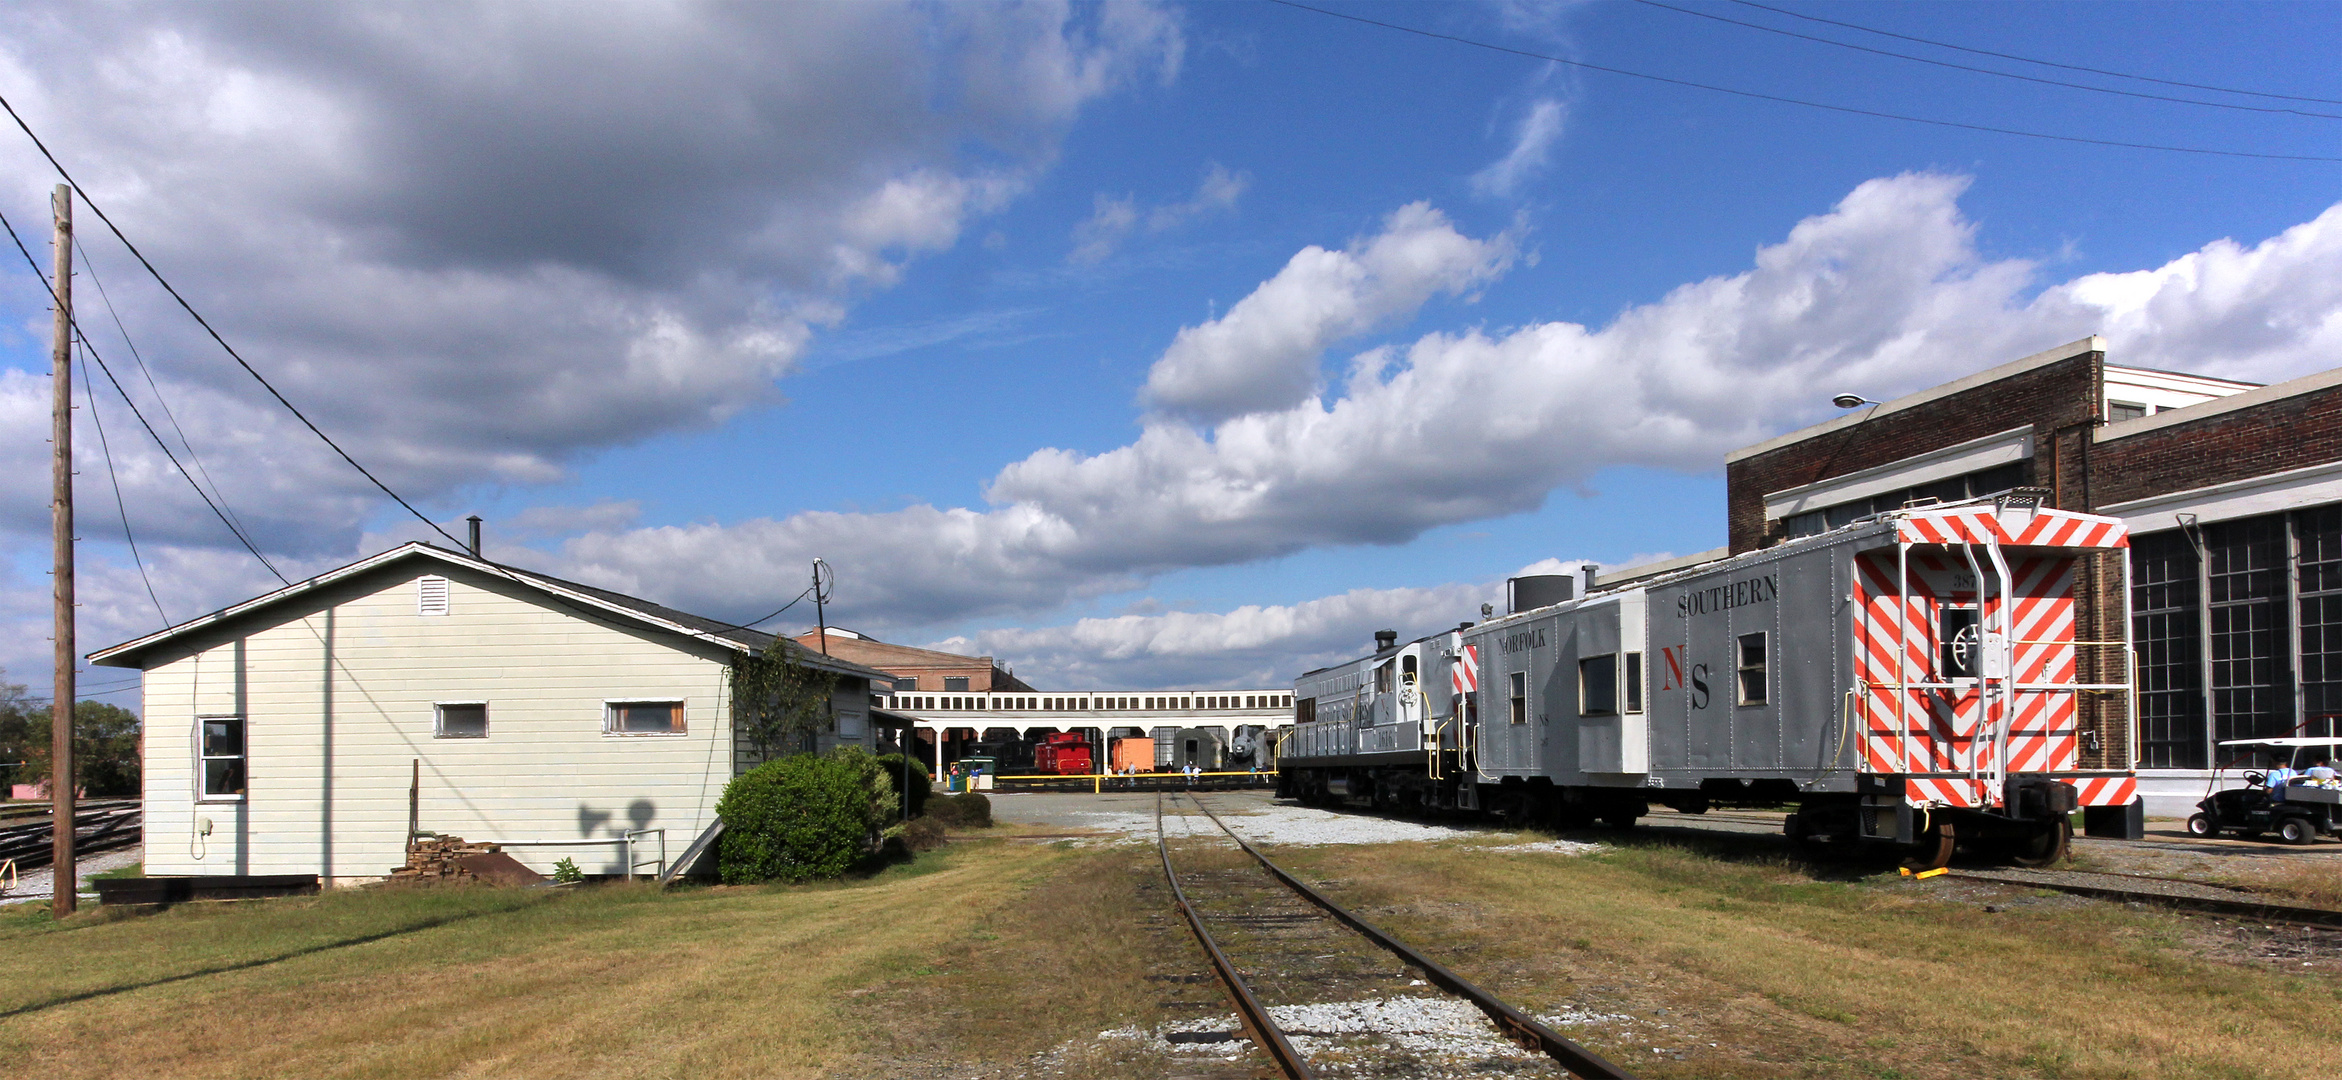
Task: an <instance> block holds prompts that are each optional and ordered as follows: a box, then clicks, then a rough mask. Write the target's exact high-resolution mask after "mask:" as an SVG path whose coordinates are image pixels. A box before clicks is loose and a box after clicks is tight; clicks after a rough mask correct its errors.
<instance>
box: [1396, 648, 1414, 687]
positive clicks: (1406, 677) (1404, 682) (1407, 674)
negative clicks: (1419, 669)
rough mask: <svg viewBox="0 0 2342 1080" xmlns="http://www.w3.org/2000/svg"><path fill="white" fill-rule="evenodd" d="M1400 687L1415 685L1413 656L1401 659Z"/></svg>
mask: <svg viewBox="0 0 2342 1080" xmlns="http://www.w3.org/2000/svg"><path fill="white" fill-rule="evenodd" d="M1399 685H1400V686H1413V685H1415V658H1414V657H1413V656H1411V655H1410V656H1402V657H1400V658H1399Z"/></svg>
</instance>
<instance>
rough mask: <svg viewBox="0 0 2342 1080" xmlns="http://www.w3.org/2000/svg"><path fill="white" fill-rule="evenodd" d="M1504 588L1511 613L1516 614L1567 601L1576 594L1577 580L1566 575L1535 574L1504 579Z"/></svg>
mask: <svg viewBox="0 0 2342 1080" xmlns="http://www.w3.org/2000/svg"><path fill="white" fill-rule="evenodd" d="M1504 586H1505V593H1506V595H1507V596H1509V597H1510V598H1511V604H1512V611H1513V613H1514V614H1518V613H1520V612H1523V611H1527V610H1529V609H1530V608H1541V607H1544V606H1546V605H1547V604H1558V603H1561V602H1562V601H1564V600H1568V599H1569V598H1570V597H1571V596H1573V595H1575V594H1576V592H1577V579H1576V578H1573V577H1570V576H1569V575H1567V574H1536V575H1533V576H1530V577H1517V578H1506V579H1505V582H1504Z"/></svg>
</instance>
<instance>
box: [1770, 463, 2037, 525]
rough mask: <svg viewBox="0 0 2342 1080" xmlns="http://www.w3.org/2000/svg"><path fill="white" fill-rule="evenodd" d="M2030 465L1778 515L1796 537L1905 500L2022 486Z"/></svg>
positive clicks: (1956, 497) (1957, 498)
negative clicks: (1797, 512)
mask: <svg viewBox="0 0 2342 1080" xmlns="http://www.w3.org/2000/svg"><path fill="white" fill-rule="evenodd" d="M2031 465H2032V463H2031V462H2030V461H2012V462H2010V463H2008V464H2006V465H1996V466H1994V467H1992V468H1989V469H1982V470H1979V471H1976V472H1972V473H1969V474H1967V475H1965V476H1954V477H1950V478H1948V479H1943V480H1937V481H1934V482H1933V483H1927V484H1921V485H1919V486H1918V487H1910V488H1897V489H1895V490H1893V491H1889V492H1885V493H1883V494H1878V495H1873V496H1871V497H1869V498H1866V499H1855V500H1853V501H1851V502H1843V503H1839V504H1838V505H1836V506H1829V507H1824V508H1822V509H1820V510H1808V511H1806V512H1805V513H1802V514H1792V515H1790V516H1788V517H1786V518H1783V519H1781V526H1782V528H1783V529H1784V530H1786V531H1787V533H1788V538H1789V539H1791V540H1795V539H1797V538H1798V537H1800V536H1814V535H1817V534H1820V533H1825V532H1828V531H1830V530H1831V529H1835V528H1838V527H1839V526H1841V525H1847V524H1851V523H1852V522H1855V521H1859V520H1861V519H1863V518H1866V517H1869V516H1870V515H1872V514H1883V513H1886V512H1887V511H1890V510H1899V509H1901V508H1902V507H1903V505H1904V504H1905V503H1910V502H1914V501H1921V502H1924V501H1926V500H1930V499H1932V500H1935V501H1937V502H1961V501H1963V500H1967V499H1980V498H1983V497H1984V496H1987V495H1998V494H2000V493H2001V492H2004V491H2007V490H2009V489H2010V488H2015V487H2022V486H2024V485H2025V482H2026V480H2027V477H2028V475H2029V474H2030V472H2031Z"/></svg>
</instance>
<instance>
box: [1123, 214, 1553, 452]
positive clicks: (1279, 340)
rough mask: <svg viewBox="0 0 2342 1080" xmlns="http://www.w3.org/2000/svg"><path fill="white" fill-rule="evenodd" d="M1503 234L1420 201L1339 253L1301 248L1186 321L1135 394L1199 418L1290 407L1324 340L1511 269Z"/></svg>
mask: <svg viewBox="0 0 2342 1080" xmlns="http://www.w3.org/2000/svg"><path fill="white" fill-rule="evenodd" d="M1513 255H1514V242H1513V238H1512V237H1511V236H1510V235H1509V234H1508V235H1502V236H1497V237H1493V238H1490V239H1487V240H1474V239H1472V238H1471V237H1468V236H1465V235H1463V234H1462V233H1459V232H1457V231H1456V229H1455V226H1454V225H1452V224H1450V223H1449V221H1448V218H1447V215H1445V214H1442V213H1440V212H1439V211H1438V210H1435V209H1432V207H1431V205H1430V204H1429V203H1420V202H1419V203H1413V204H1410V205H1407V206H1403V207H1401V208H1399V209H1398V210H1397V211H1395V212H1393V213H1392V214H1391V215H1390V217H1389V218H1387V219H1385V220H1384V222H1383V228H1382V231H1381V232H1380V233H1378V234H1376V235H1374V236H1372V237H1362V238H1360V239H1358V240H1356V241H1353V242H1352V243H1351V244H1350V246H1349V247H1348V248H1346V249H1344V250H1342V251H1328V250H1326V249H1324V248H1321V247H1315V246H1312V247H1307V248H1303V249H1302V250H1301V252H1300V253H1299V254H1296V255H1294V256H1293V258H1292V259H1291V261H1289V262H1287V263H1286V264H1285V267H1284V269H1282V270H1279V271H1278V272H1277V275H1276V276H1275V277H1273V278H1270V279H1269V280H1267V281H1265V282H1262V283H1261V284H1260V286H1259V287H1258V288H1255V289H1254V290H1253V291H1252V294H1251V295H1250V296H1247V297H1245V298H1244V299H1242V300H1240V301H1237V302H1236V304H1235V305H1234V306H1232V307H1230V308H1229V309H1228V313H1227V314H1226V315H1223V316H1221V317H1219V318H1217V319H1214V320H1212V321H1210V322H1207V323H1203V324H1201V325H1198V326H1190V327H1187V328H1185V329H1183V330H1181V331H1179V336H1178V337H1176V338H1174V339H1173V340H1172V342H1171V347H1170V348H1169V349H1166V350H1164V352H1163V356H1162V358H1161V359H1159V360H1157V361H1155V365H1154V367H1153V368H1152V369H1151V370H1149V371H1148V373H1147V385H1146V389H1145V391H1144V395H1143V396H1144V397H1145V399H1146V402H1147V403H1148V404H1149V405H1151V406H1153V407H1154V408H1156V409H1160V410H1163V411H1165V412H1169V413H1174V414H1178V415H1181V416H1186V417H1190V418H1193V419H1197V420H1201V421H1206V422H1210V421H1219V420H1226V419H1228V418H1231V417H1241V416H1246V415H1249V414H1253V413H1260V412H1266V411H1269V410H1274V409H1284V408H1289V407H1292V406H1294V405H1296V404H1298V403H1300V402H1301V401H1302V400H1304V399H1306V398H1308V397H1309V396H1310V395H1311V394H1312V393H1313V392H1314V391H1315V390H1316V388H1317V381H1318V361H1319V357H1320V355H1321V354H1323V353H1324V351H1325V350H1326V348H1327V347H1328V346H1331V345H1332V344H1334V343H1335V342H1337V341H1340V340H1342V339H1344V338H1349V337H1353V336H1356V335H1358V334H1362V333H1365V332H1366V331H1368V330H1372V329H1374V328H1375V327H1377V326H1380V325H1383V324H1385V323H1388V322H1391V321H1394V320H1397V319H1400V318H1403V317H1406V316H1410V315H1413V314H1414V313H1415V311H1416V310H1417V309H1418V308H1421V307H1422V306H1423V304H1424V303H1425V302H1426V301H1428V300H1430V299H1431V298H1432V297H1433V296H1435V295H1437V294H1439V293H1443V292H1444V293H1449V294H1455V293H1461V292H1464V291H1466V290H1469V289H1472V288H1475V287H1477V286H1479V285H1481V284H1484V283H1486V282H1488V281H1489V280H1492V279H1494V278H1496V277H1497V276H1499V275H1501V274H1503V273H1504V272H1505V270H1507V269H1509V268H1510V267H1511V266H1512V260H1513Z"/></svg>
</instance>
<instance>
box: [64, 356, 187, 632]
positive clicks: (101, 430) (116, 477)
mask: <svg viewBox="0 0 2342 1080" xmlns="http://www.w3.org/2000/svg"><path fill="white" fill-rule="evenodd" d="M88 344H89V343H88V342H83V343H82V345H83V350H82V360H81V393H82V396H83V397H86V398H88V399H89V422H90V426H92V427H94V428H96V429H97V430H98V449H99V450H100V451H101V452H103V454H104V455H105V459H106V479H107V480H108V481H109V482H111V483H112V484H113V485H114V509H115V510H116V511H117V512H119V513H120V514H121V515H122V539H124V540H126V541H129V543H130V561H131V562H132V563H133V564H135V565H137V567H138V580H140V581H142V582H145V583H146V598H147V599H149V600H152V601H154V605H155V614H157V615H160V616H162V619H163V625H164V626H169V625H171V616H170V615H169V614H168V613H166V612H164V611H163V600H162V597H159V596H156V595H155V583H154V579H153V578H150V577H147V576H146V560H145V559H144V558H142V557H140V556H139V554H138V536H137V535H136V534H135V533H132V532H131V531H130V507H129V506H128V505H127V504H125V503H124V502H123V501H122V477H121V476H120V474H118V473H116V472H115V471H114V448H113V446H111V445H109V444H108V443H107V442H106V424H105V421H103V420H101V419H99V418H98V393H97V388H96V387H94V386H92V385H90V384H91V379H90V377H89V352H88Z"/></svg>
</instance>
